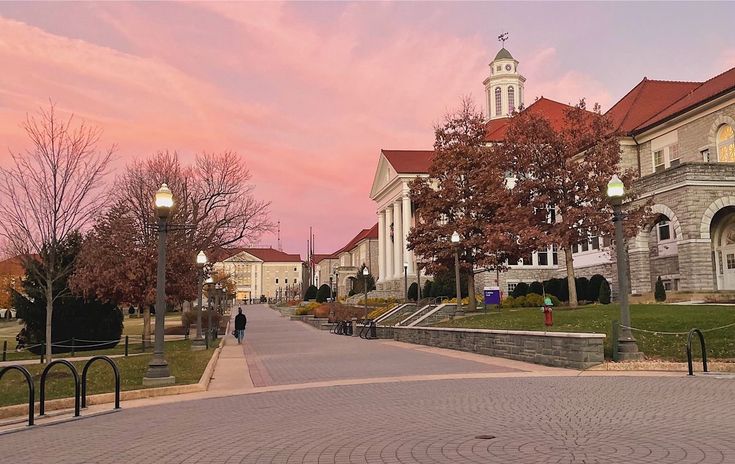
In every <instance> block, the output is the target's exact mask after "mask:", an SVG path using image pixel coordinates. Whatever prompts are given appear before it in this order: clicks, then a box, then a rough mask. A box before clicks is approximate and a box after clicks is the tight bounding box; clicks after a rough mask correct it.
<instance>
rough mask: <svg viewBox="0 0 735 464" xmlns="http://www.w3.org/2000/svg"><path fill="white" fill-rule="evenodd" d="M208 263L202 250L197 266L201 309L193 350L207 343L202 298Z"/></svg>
mask: <svg viewBox="0 0 735 464" xmlns="http://www.w3.org/2000/svg"><path fill="white" fill-rule="evenodd" d="M206 265H207V255H206V254H204V252H203V251H200V252H199V254H198V255H197V266H198V267H199V291H198V292H197V293H199V311H197V334H196V337H194V340H193V341H192V342H191V349H192V350H203V349H204V348H205V347H206V345H205V343H204V338H202V311H203V310H204V308H202V299H203V297H204V295H203V293H204V267H205V266H206Z"/></svg>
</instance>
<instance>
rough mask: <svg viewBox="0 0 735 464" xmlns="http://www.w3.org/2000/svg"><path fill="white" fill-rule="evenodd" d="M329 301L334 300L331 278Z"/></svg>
mask: <svg viewBox="0 0 735 464" xmlns="http://www.w3.org/2000/svg"><path fill="white" fill-rule="evenodd" d="M329 300H330V301H332V300H334V287H332V276H331V275H330V276H329Z"/></svg>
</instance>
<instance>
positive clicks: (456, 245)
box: [452, 230, 464, 316]
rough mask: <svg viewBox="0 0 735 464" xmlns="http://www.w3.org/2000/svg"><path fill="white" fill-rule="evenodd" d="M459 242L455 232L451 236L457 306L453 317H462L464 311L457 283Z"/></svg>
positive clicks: (460, 289)
mask: <svg viewBox="0 0 735 464" xmlns="http://www.w3.org/2000/svg"><path fill="white" fill-rule="evenodd" d="M459 242H460V236H459V232H457V231H456V230H455V231H454V233H453V234H452V243H453V244H454V280H455V281H456V284H457V305H456V309H455V312H454V315H455V316H464V311H463V310H462V285H461V284H460V281H459Z"/></svg>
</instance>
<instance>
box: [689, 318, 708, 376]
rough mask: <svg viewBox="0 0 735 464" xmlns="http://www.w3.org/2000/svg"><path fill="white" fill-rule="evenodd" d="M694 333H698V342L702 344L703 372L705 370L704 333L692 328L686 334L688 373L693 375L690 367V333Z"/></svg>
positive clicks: (705, 349)
mask: <svg viewBox="0 0 735 464" xmlns="http://www.w3.org/2000/svg"><path fill="white" fill-rule="evenodd" d="M694 333H696V334H697V335H699V343H700V345H701V346H702V367H703V372H707V348H706V346H705V344H704V335H703V334H702V331H701V330H699V329H692V330H690V331H689V335H688V336H687V364H688V365H689V375H694V369H693V368H692V335H693V334H694Z"/></svg>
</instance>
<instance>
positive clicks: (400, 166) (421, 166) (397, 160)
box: [381, 150, 434, 174]
mask: <svg viewBox="0 0 735 464" xmlns="http://www.w3.org/2000/svg"><path fill="white" fill-rule="evenodd" d="M381 152H382V153H383V155H384V156H385V158H386V159H387V160H388V162H389V163H390V165H391V166H393V169H395V170H396V172H397V173H398V174H424V173H426V172H429V165H430V164H431V159H432V158H433V157H434V150H381Z"/></svg>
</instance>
